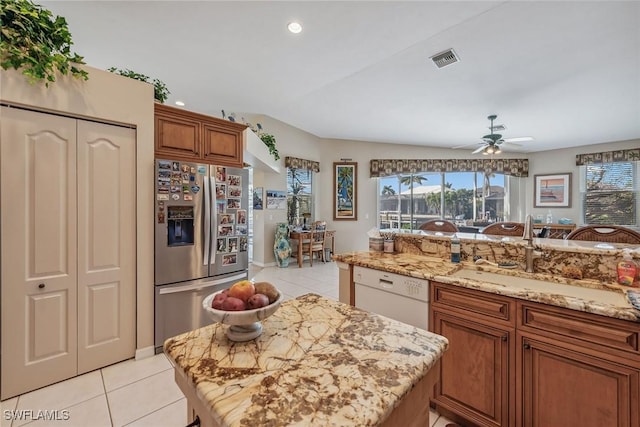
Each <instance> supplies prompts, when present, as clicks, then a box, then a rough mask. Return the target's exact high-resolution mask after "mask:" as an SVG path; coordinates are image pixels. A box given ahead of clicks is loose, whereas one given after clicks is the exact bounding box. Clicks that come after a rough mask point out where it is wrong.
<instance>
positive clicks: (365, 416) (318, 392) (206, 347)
mask: <svg viewBox="0 0 640 427" xmlns="http://www.w3.org/2000/svg"><path fill="white" fill-rule="evenodd" d="M262 323H263V332H262V335H261V336H259V337H258V338H256V339H255V340H252V341H248V342H232V341H229V340H228V339H227V336H226V328H227V327H228V326H226V325H223V324H220V323H215V324H212V325H209V326H206V327H204V328H200V329H197V330H195V331H191V332H188V333H185V334H182V335H179V336H177V337H173V338H170V339H168V340H167V341H166V342H165V343H164V351H165V353H166V354H167V356H168V357H169V359H170V361H171V362H172V364H173V365H174V366H175V367H176V370H177V371H178V372H179V373H182V374H184V375H185V376H186V378H187V380H188V381H189V383H190V384H192V385H193V387H194V388H195V391H196V395H197V397H198V398H199V399H200V400H201V401H202V402H204V403H205V405H206V407H207V408H208V409H209V410H210V414H211V416H212V417H213V418H214V420H215V421H216V422H217V423H219V424H220V425H221V426H257V425H269V426H285V425H304V426H311V425H318V426H326V425H337V426H373V425H378V424H380V423H382V422H383V421H384V420H385V419H386V418H387V417H388V416H389V415H390V414H391V412H392V411H393V409H394V408H395V407H396V406H398V404H399V403H400V401H401V399H402V398H403V397H404V396H405V395H406V394H407V393H409V392H410V391H411V389H412V387H413V386H414V385H415V384H416V383H417V382H418V381H420V380H421V379H422V378H423V377H424V376H425V375H426V374H427V373H428V372H429V370H430V369H431V367H433V366H434V365H435V364H436V362H437V361H438V359H440V357H441V356H442V354H443V352H444V351H445V350H446V348H447V346H448V341H447V339H446V338H444V337H442V336H439V335H436V334H433V333H430V332H428V331H425V330H422V329H418V328H414V327H413V326H410V325H406V324H404V323H401V322H397V321H394V320H391V319H388V318H386V317H382V316H378V315H375V314H372V313H368V312H366V311H363V310H360V309H357V308H355V307H351V306H349V305H347V304H343V303H340V302H337V301H333V300H329V299H326V298H323V297H321V296H319V295H315V294H307V295H303V296H300V297H298V298H296V299H293V300H288V301H285V302H283V303H282V305H281V307H280V308H279V309H278V311H276V313H274V314H273V315H272V316H271V317H269V318H267V319H265V320H263V322H262Z"/></svg>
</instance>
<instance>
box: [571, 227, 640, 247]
mask: <svg viewBox="0 0 640 427" xmlns="http://www.w3.org/2000/svg"><path fill="white" fill-rule="evenodd" d="M567 240H584V241H589V242H608V243H631V244H639V243H640V233H638V232H637V231H634V230H632V229H630V228H627V227H622V226H620V225H585V226H584V227H580V228H577V229H575V230H573V231H572V232H571V233H569V235H568V236H567Z"/></svg>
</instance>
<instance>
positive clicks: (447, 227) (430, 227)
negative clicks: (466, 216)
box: [418, 219, 458, 233]
mask: <svg viewBox="0 0 640 427" xmlns="http://www.w3.org/2000/svg"><path fill="white" fill-rule="evenodd" d="M418 228H419V229H420V230H423V231H441V232H443V233H457V232H458V226H456V225H455V224H454V223H453V222H451V221H447V220H446V219H432V220H429V221H427V222H423V223H422V224H420V227H418Z"/></svg>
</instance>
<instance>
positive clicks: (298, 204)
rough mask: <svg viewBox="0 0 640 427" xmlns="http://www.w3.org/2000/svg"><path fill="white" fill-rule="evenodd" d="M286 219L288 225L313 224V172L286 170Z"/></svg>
mask: <svg viewBox="0 0 640 427" xmlns="http://www.w3.org/2000/svg"><path fill="white" fill-rule="evenodd" d="M287 219H288V222H289V225H305V224H311V222H313V172H312V171H310V170H306V169H292V168H287Z"/></svg>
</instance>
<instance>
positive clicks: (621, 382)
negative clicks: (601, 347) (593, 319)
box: [517, 334, 640, 427]
mask: <svg viewBox="0 0 640 427" xmlns="http://www.w3.org/2000/svg"><path fill="white" fill-rule="evenodd" d="M518 341H519V342H520V343H521V344H522V351H520V352H519V357H518V369H517V372H519V373H520V374H519V375H518V385H517V390H518V391H519V395H518V401H520V402H522V404H521V405H518V406H517V420H518V425H521V426H526V427H533V426H540V427H542V426H580V427H603V426H612V427H614V426H615V427H623V426H624V427H631V426H638V425H639V424H638V422H639V421H638V414H639V410H640V409H639V408H640V403H639V402H640V400H639V394H638V385H639V384H640V383H639V380H638V378H639V371H638V366H636V367H635V368H632V367H630V366H625V365H622V364H620V363H615V362H612V361H609V360H607V358H606V355H605V354H602V355H600V357H594V356H589V355H586V354H584V353H580V352H577V351H572V350H568V349H566V348H563V343H562V342H561V341H555V342H554V340H544V339H542V340H540V339H532V338H529V337H526V336H522V335H521V334H518Z"/></svg>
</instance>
